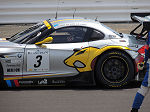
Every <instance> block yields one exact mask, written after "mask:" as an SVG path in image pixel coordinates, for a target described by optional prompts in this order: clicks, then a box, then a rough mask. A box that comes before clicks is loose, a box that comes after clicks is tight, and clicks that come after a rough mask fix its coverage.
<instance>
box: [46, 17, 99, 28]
mask: <svg viewBox="0 0 150 112" xmlns="http://www.w3.org/2000/svg"><path fill="white" fill-rule="evenodd" d="M48 21H49V23H51V25H52V26H53V27H54V29H58V28H62V27H67V26H84V27H93V28H96V27H97V25H101V24H100V22H98V21H94V20H91V19H86V18H81V17H75V18H73V17H72V18H71V17H63V18H57V19H49V20H48Z"/></svg>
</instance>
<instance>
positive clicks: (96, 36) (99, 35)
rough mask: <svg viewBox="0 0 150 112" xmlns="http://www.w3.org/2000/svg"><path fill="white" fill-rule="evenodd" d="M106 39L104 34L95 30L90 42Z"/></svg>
mask: <svg viewBox="0 0 150 112" xmlns="http://www.w3.org/2000/svg"><path fill="white" fill-rule="evenodd" d="M104 37H105V35H104V34H103V33H102V32H100V31H97V30H93V32H92V34H91V37H90V39H89V41H96V40H102V39H103V38H104Z"/></svg>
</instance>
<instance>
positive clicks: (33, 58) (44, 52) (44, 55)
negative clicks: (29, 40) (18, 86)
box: [26, 49, 50, 72]
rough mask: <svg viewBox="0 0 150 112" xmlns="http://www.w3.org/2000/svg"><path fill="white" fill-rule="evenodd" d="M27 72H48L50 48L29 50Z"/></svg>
mask: <svg viewBox="0 0 150 112" xmlns="http://www.w3.org/2000/svg"><path fill="white" fill-rule="evenodd" d="M26 53H27V72H47V71H49V68H50V67H49V66H50V57H49V49H28V50H27V52H26Z"/></svg>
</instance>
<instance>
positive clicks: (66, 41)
mask: <svg viewBox="0 0 150 112" xmlns="http://www.w3.org/2000/svg"><path fill="white" fill-rule="evenodd" d="M87 32H88V28H85V27H81V26H80V27H79V26H78V27H77V26H76V27H75V26H72V27H71V26H70V27H64V28H60V29H57V30H56V31H55V32H53V33H52V34H50V37H53V42H52V43H51V44H47V47H48V48H50V71H51V73H53V74H56V75H58V76H59V75H61V76H62V75H63V76H74V75H77V74H78V73H79V72H83V71H80V70H79V69H77V68H82V67H84V66H85V65H86V62H87V60H88V52H87V53H86V54H87V55H86V57H85V56H84V58H81V57H82V56H81V55H82V49H83V48H86V47H88V46H89V45H88V42H87V41H86V38H87V36H88V33H87ZM82 60H84V63H82V62H81V61H82Z"/></svg>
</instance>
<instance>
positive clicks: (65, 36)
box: [50, 27, 87, 43]
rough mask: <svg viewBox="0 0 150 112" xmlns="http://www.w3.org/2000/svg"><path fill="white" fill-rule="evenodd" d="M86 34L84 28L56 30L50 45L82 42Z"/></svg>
mask: <svg viewBox="0 0 150 112" xmlns="http://www.w3.org/2000/svg"><path fill="white" fill-rule="evenodd" d="M86 32H87V28H85V27H64V28H61V29H58V30H56V31H55V32H53V33H52V34H50V36H51V37H53V42H52V43H75V42H84V37H85V34H86Z"/></svg>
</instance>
